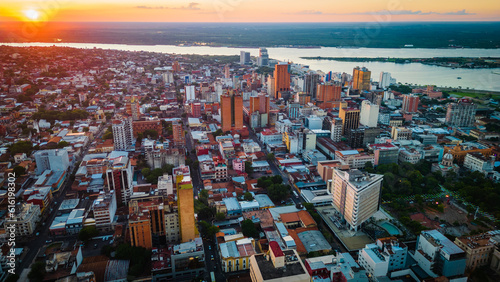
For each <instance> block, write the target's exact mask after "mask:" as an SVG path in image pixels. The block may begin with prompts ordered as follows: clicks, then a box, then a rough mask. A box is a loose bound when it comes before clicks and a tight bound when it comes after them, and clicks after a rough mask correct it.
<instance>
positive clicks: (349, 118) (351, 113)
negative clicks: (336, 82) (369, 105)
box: [339, 108, 359, 135]
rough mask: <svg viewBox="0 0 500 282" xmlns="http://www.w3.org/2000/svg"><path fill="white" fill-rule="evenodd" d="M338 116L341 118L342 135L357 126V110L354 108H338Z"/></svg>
mask: <svg viewBox="0 0 500 282" xmlns="http://www.w3.org/2000/svg"><path fill="white" fill-rule="evenodd" d="M339 118H341V119H342V135H347V132H348V131H349V130H351V129H356V128H358V127H359V110H358V109H354V108H340V110H339Z"/></svg>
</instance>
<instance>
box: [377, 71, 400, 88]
mask: <svg viewBox="0 0 500 282" xmlns="http://www.w3.org/2000/svg"><path fill="white" fill-rule="evenodd" d="M395 83H396V80H395V79H394V78H392V77H391V73H389V72H381V73H380V82H379V84H378V86H379V87H380V88H382V89H385V88H387V87H389V86H390V85H391V84H395Z"/></svg>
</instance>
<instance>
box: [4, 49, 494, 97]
mask: <svg viewBox="0 0 500 282" xmlns="http://www.w3.org/2000/svg"><path fill="white" fill-rule="evenodd" d="M0 44H2V45H9V46H54V45H55V46H65V47H74V48H94V47H96V48H102V49H112V50H125V51H149V52H160V53H176V54H199V55H239V54H240V51H247V52H250V53H251V55H252V56H258V55H259V49H258V48H232V47H207V46H173V45H123V44H94V43H0ZM267 50H268V53H269V57H270V58H272V59H277V60H280V61H290V62H294V63H299V64H305V65H308V66H309V67H310V68H311V69H313V70H321V71H323V72H329V71H334V72H346V73H350V74H352V69H353V68H354V67H356V66H365V67H367V68H368V69H369V70H370V71H371V72H372V80H373V81H379V76H380V72H382V71H384V72H390V73H391V75H392V77H394V78H396V80H397V81H398V82H401V83H408V84H417V85H427V84H433V85H437V86H442V87H462V88H464V89H466V88H470V89H479V90H493V91H500V75H499V74H495V73H500V68H495V69H451V68H444V67H438V66H430V65H424V64H420V63H410V64H395V63H384V62H338V61H328V60H305V59H301V58H300V57H317V56H321V57H394V58H431V57H500V49H417V48H402V49H387V48H386V49H384V48H334V47H321V48H303V49H301V48H274V47H273V48H267ZM458 77H460V78H461V79H458Z"/></svg>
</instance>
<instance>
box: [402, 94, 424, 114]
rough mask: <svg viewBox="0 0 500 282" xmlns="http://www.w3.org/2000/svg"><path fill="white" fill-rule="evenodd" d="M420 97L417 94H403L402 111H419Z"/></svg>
mask: <svg viewBox="0 0 500 282" xmlns="http://www.w3.org/2000/svg"><path fill="white" fill-rule="evenodd" d="M419 102H420V98H419V97H418V96H417V95H413V94H406V95H403V107H402V109H401V110H402V111H403V112H405V113H416V112H418V103H419Z"/></svg>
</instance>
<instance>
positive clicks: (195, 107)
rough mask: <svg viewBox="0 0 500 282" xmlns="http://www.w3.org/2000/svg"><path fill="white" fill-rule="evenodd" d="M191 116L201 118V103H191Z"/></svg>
mask: <svg viewBox="0 0 500 282" xmlns="http://www.w3.org/2000/svg"><path fill="white" fill-rule="evenodd" d="M191 116H192V117H195V118H199V117H201V103H200V102H198V101H196V102H193V103H191Z"/></svg>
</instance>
